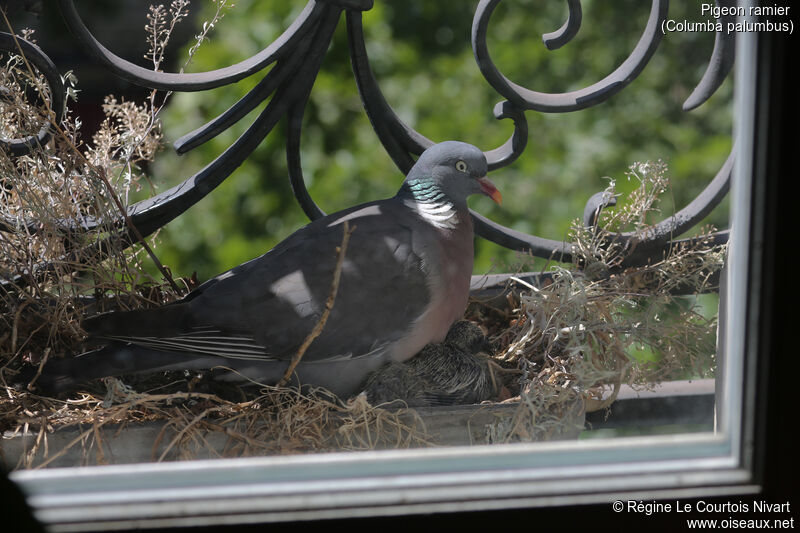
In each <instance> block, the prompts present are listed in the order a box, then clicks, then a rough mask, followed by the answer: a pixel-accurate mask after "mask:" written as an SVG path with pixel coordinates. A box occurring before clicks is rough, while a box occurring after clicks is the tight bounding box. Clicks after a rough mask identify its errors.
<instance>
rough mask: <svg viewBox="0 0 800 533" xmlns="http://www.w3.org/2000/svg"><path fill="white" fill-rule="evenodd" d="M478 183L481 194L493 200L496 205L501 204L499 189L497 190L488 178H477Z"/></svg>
mask: <svg viewBox="0 0 800 533" xmlns="http://www.w3.org/2000/svg"><path fill="white" fill-rule="evenodd" d="M478 183H479V184H480V186H481V192H482V193H483V194H485V195H486V196H488V197H489V198H491V199H492V200H494V202H495V203H496V204H497V205H502V203H503V195H502V194H500V191H498V190H497V187H495V186H494V183H492V182H491V181H490V180H489V178H487V177H483V178H478Z"/></svg>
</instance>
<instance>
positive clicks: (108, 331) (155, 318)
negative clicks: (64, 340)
mask: <svg viewBox="0 0 800 533" xmlns="http://www.w3.org/2000/svg"><path fill="white" fill-rule="evenodd" d="M190 327H191V325H190V320H189V308H188V306H187V305H186V304H184V303H180V304H173V305H165V306H163V307H158V308H155V309H137V310H134V311H117V312H111V313H104V314H102V315H96V316H93V317H91V318H87V319H86V320H84V321H83V328H84V329H85V330H86V332H87V333H89V335H90V336H92V337H100V338H102V337H171V336H174V335H178V334H180V333H181V332H184V331H187V330H188V329H190Z"/></svg>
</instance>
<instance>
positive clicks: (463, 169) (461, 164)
mask: <svg viewBox="0 0 800 533" xmlns="http://www.w3.org/2000/svg"><path fill="white" fill-rule="evenodd" d="M456 170H458V171H459V172H466V171H467V164H466V163H464V162H463V161H456Z"/></svg>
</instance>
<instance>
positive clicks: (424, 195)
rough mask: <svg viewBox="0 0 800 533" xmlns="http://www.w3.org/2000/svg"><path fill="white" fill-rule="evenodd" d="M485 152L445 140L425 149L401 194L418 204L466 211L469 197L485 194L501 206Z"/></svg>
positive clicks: (404, 184) (407, 178) (468, 145)
mask: <svg viewBox="0 0 800 533" xmlns="http://www.w3.org/2000/svg"><path fill="white" fill-rule="evenodd" d="M487 172H488V165H487V163H486V157H485V156H484V155H483V152H482V151H481V150H480V149H478V148H476V147H474V146H472V145H471V144H467V143H463V142H458V141H445V142H442V143H439V144H434V145H433V146H431V147H430V148H428V149H427V150H425V151H424V152H423V153H422V155H421V156H420V157H419V159H418V160H417V162H416V163H415V164H414V166H413V167H412V168H411V171H410V172H409V173H408V176H407V177H406V180H405V182H404V183H403V187H402V188H401V189H400V192H399V193H398V194H399V195H401V196H407V197H412V198H413V199H414V200H416V201H417V202H419V203H441V202H442V201H445V200H446V201H447V203H448V204H450V205H451V206H452V207H453V208H455V209H457V210H464V209H466V208H467V197H468V196H470V195H472V194H485V195H486V196H489V197H490V198H491V199H492V200H494V201H495V202H497V203H498V204H499V203H500V202H501V201H502V197H501V196H500V192H499V191H498V190H497V188H496V187H495V186H494V184H493V183H492V182H491V181H489V179H488V178H487V177H486V173H487Z"/></svg>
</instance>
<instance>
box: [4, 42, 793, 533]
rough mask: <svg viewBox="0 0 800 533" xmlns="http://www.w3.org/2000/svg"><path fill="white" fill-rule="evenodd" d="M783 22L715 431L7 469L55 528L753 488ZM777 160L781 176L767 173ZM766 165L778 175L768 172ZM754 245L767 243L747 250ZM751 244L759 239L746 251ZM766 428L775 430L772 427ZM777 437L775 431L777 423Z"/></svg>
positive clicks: (758, 106) (760, 121)
mask: <svg viewBox="0 0 800 533" xmlns="http://www.w3.org/2000/svg"><path fill="white" fill-rule="evenodd" d="M776 39H777V38H776V37H775V36H774V35H757V34H751V33H740V34H739V35H738V36H737V41H738V42H737V58H736V70H735V73H736V96H735V98H736V102H735V109H736V113H735V120H736V146H737V150H738V151H737V161H736V166H735V168H734V175H733V184H732V192H731V194H732V211H733V212H734V213H736V219H735V223H734V225H735V226H736V227H737V228H743V229H742V230H739V231H733V232H732V234H731V251H730V263H729V265H730V274H729V276H728V278H727V286H728V308H727V309H728V313H727V315H728V316H727V326H726V328H725V339H724V343H725V346H726V347H727V354H726V360H725V364H724V365H723V376H722V378H723V383H725V386H724V387H723V388H722V389H721V391H720V392H721V404H722V405H724V406H725V408H724V409H718V412H717V432H716V433H701V434H684V435H661V436H651V437H650V436H649V437H626V438H618V439H612V440H597V441H576V442H550V443H536V444H524V443H520V444H509V445H490V446H474V447H470V448H466V447H459V448H443V449H419V450H386V451H369V452H347V453H326V454H318V455H303V456H291V457H253V458H243V459H220V460H203V461H191V462H183V463H168V464H154V463H141V464H132V465H110V466H94V467H77V468H59V469H52V470H38V471H19V472H14V473H12V474H11V478H12V480H14V481H15V482H16V483H18V484H19V485H20V486H21V488H22V489H23V491H24V492H25V493H26V494H27V496H28V502H29V503H30V505H31V506H32V507H33V509H34V513H35V515H36V517H37V518H38V519H39V520H40V521H42V522H43V523H45V524H47V525H48V526H49V527H50V528H52V530H53V531H59V530H63V531H67V530H74V529H102V530H110V529H125V528H130V527H133V526H138V527H142V526H147V527H171V526H193V525H213V524H232V523H242V524H243V523H260V522H274V521H290V520H308V519H321V518H344V517H359V516H386V515H400V514H403V515H405V514H415V513H433V512H459V511H466V510H492V509H510V508H530V507H541V506H555V505H582V504H591V503H606V504H607V503H609V502H611V501H613V500H617V499H621V500H628V499H648V500H652V499H662V498H696V497H712V496H733V495H743V494H754V493H756V492H758V491H760V490H762V489H763V488H764V483H765V475H766V474H765V473H766V472H767V470H768V468H767V465H766V454H765V446H766V441H765V439H766V438H767V437H766V429H765V424H768V423H771V424H773V425H774V424H775V422H774V415H773V417H772V418H768V416H767V415H768V414H767V412H766V409H767V406H768V405H770V404H769V402H768V401H767V399H766V392H767V388H768V387H767V386H768V385H769V383H770V382H769V379H773V380H774V379H775V375H776V373H775V370H774V368H773V369H772V373H771V374H770V373H769V364H770V362H772V361H773V360H774V358H773V360H771V359H770V358H769V357H768V356H767V352H765V350H769V349H770V346H771V344H770V339H769V338H766V337H767V336H768V334H769V332H770V327H769V325H770V319H771V315H770V313H769V307H768V306H769V305H770V304H771V300H770V298H771V294H772V293H771V287H772V285H771V283H774V282H773V281H772V280H771V273H770V271H769V269H770V268H771V267H772V266H774V262H775V261H774V258H773V257H772V256H770V255H769V254H770V251H772V252H773V253H774V248H775V236H774V235H773V234H771V233H770V231H771V229H772V228H773V226H774V221H773V222H771V220H772V219H771V218H770V217H774V216H775V214H774V213H771V212H770V208H771V206H770V205H769V203H770V201H772V202H774V201H775V194H774V188H775V185H774V183H773V180H774V176H775V174H774V173H773V172H774V167H772V166H771V165H770V163H769V151H770V150H769V146H768V142H769V135H768V134H769V132H770V131H773V133H774V130H770V128H774V124H771V120H773V119H774V116H775V114H776V113H775V111H774V108H773V109H770V107H769V106H770V103H771V102H770V95H771V94H773V90H774V87H773V86H771V85H770V83H771V82H772V83H775V81H774V80H775V79H776V78H772V77H771V75H772V74H773V73H774V72H775V70H774V69H775V61H774V60H770V59H769V57H770V56H769V52H770V46H769V43H770V42H774V41H775V40H776ZM771 176H772V178H770V177H771ZM768 178H769V179H768ZM753 250H756V251H761V252H762V253H752V251H753ZM748 252H750V253H748ZM771 431H774V429H773V430H771ZM773 438H774V434H773Z"/></svg>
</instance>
